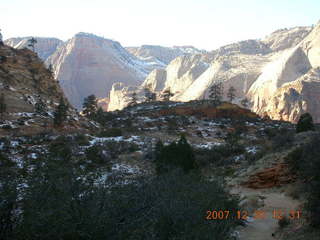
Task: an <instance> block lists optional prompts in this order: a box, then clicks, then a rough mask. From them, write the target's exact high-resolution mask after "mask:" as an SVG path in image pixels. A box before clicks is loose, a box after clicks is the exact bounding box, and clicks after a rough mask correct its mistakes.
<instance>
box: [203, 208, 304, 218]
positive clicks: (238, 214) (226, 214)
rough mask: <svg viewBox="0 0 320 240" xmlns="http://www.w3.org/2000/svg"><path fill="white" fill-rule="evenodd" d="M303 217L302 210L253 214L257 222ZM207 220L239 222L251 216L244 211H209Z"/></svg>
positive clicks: (277, 210)
mask: <svg viewBox="0 0 320 240" xmlns="http://www.w3.org/2000/svg"><path fill="white" fill-rule="evenodd" d="M301 216H302V211H300V210H290V211H286V210H283V209H274V210H273V211H272V212H267V211H265V210H256V211H254V213H253V214H252V216H251V217H252V218H253V219H255V220H263V219H267V218H273V219H277V220H281V219H283V218H289V219H290V220H294V219H300V218H301ZM205 218H206V220H226V219H229V218H235V219H239V220H248V218H249V214H248V212H247V211H244V210H236V211H229V210H208V211H207V212H206V217H205Z"/></svg>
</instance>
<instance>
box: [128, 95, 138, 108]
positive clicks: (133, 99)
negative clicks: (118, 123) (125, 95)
mask: <svg viewBox="0 0 320 240" xmlns="http://www.w3.org/2000/svg"><path fill="white" fill-rule="evenodd" d="M137 103H138V99H137V93H136V92H133V93H132V94H131V99H130V102H129V106H134V105H136V104H137Z"/></svg>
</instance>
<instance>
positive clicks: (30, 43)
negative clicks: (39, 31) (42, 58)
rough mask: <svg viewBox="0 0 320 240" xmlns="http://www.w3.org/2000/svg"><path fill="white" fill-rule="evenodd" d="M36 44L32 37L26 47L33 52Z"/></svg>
mask: <svg viewBox="0 0 320 240" xmlns="http://www.w3.org/2000/svg"><path fill="white" fill-rule="evenodd" d="M37 42H38V41H37V39H35V38H34V37H32V38H30V39H29V40H28V47H31V48H32V51H33V52H35V45H36V43H37Z"/></svg>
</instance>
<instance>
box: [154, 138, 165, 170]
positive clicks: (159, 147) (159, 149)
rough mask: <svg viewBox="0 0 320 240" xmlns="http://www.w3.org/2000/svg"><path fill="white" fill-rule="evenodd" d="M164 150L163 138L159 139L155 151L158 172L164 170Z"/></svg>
mask: <svg viewBox="0 0 320 240" xmlns="http://www.w3.org/2000/svg"><path fill="white" fill-rule="evenodd" d="M162 151H163V143H162V141H161V140H159V141H158V142H157V143H156V147H155V152H154V156H155V164H156V172H157V173H158V174H159V173H161V172H163V167H164V166H163V159H162Z"/></svg>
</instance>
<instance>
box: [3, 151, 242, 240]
mask: <svg viewBox="0 0 320 240" xmlns="http://www.w3.org/2000/svg"><path fill="white" fill-rule="evenodd" d="M0 171H1V173H3V172H2V171H3V169H0ZM1 176H3V175H1ZM98 177H99V175H96V176H95V175H88V174H86V173H85V172H83V171H82V170H81V168H79V167H77V166H76V165H74V164H72V163H71V162H70V161H67V162H64V164H61V162H59V161H56V159H55V158H53V157H52V155H47V156H46V157H44V158H43V159H42V161H37V162H36V163H35V165H33V170H32V171H31V172H30V171H29V175H28V176H27V177H26V179H25V181H24V183H26V185H27V186H28V187H26V188H24V189H23V191H22V192H21V193H23V195H20V196H19V195H18V194H16V192H14V191H6V192H4V191H0V195H1V199H2V200H5V201H1V202H0V209H1V210H3V209H5V210H6V212H4V211H1V212H0V213H1V214H0V217H1V225H0V228H1V230H2V231H0V236H1V239H4V240H11V239H16V240H31V239H32V240H40V239H41V240H42V239H62V240H68V239H96V240H104V239H128V240H136V239H151V240H162V239H168V240H174V239H175V240H177V239H179V240H191V239H199V240H208V239H212V236H214V237H215V238H216V239H227V236H229V235H230V234H231V232H232V230H233V229H234V227H235V226H236V225H237V221H236V220H235V219H234V218H233V217H231V216H230V217H229V218H228V219H225V220H221V221H217V220H206V217H207V215H208V213H207V211H209V210H211V211H212V210H215V209H219V210H228V211H230V212H234V211H235V210H236V209H238V201H237V200H236V199H234V198H232V197H231V196H230V195H228V193H227V192H226V191H225V190H224V189H223V187H222V186H221V185H220V184H219V183H218V182H217V181H210V182H208V181H205V180H203V179H201V178H200V177H199V176H194V175H191V174H189V175H185V174H183V173H181V172H172V173H170V174H165V175H161V176H159V177H156V178H152V179H137V180H136V182H135V183H130V182H129V183H127V184H122V185H119V184H118V185H114V186H106V185H103V184H97V181H96V180H97V179H98ZM2 180H3V181H2V183H5V184H1V186H0V187H1V188H2V187H3V186H5V185H6V184H8V183H13V181H12V180H13V178H12V177H11V178H8V177H7V178H3V179H2ZM13 189H16V190H18V188H16V185H15V186H14V188H13ZM1 190H2V189H1ZM9 193H10V194H9ZM13 193H14V194H13ZM12 194H13V195H12ZM18 196H19V197H18ZM21 196H23V197H22V198H21ZM18 199H19V205H17V204H16V203H17V200H18ZM3 204H8V205H6V206H4V205H3ZM18 206H19V211H17V210H18V208H17V207H18ZM7 213H11V215H10V214H9V215H8V216H7V215H6V214H7ZM6 221H7V222H6ZM4 223H5V224H7V223H9V225H4ZM6 226H8V227H6Z"/></svg>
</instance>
